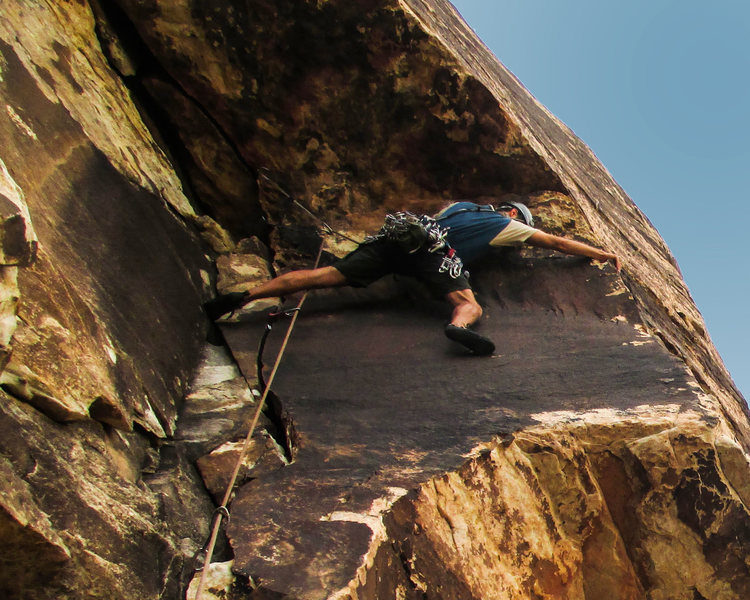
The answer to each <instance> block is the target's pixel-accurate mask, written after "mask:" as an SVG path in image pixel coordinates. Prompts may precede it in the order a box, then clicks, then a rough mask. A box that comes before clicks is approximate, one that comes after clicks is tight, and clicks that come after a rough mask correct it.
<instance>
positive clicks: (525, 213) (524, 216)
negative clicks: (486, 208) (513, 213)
mask: <svg viewBox="0 0 750 600" xmlns="http://www.w3.org/2000/svg"><path fill="white" fill-rule="evenodd" d="M503 208H507V209H508V210H510V209H512V208H515V209H516V210H518V216H519V218H520V219H521V220H522V221H523V222H524V223H526V225H528V226H529V227H533V226H534V217H533V216H532V214H531V211H530V210H529V209H528V207H527V206H526V205H525V204H522V203H521V202H509V201H503V202H502V204H500V206H498V207H497V210H499V211H502V210H503Z"/></svg>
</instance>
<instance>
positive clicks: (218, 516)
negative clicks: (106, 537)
mask: <svg viewBox="0 0 750 600" xmlns="http://www.w3.org/2000/svg"><path fill="white" fill-rule="evenodd" d="M323 245H324V244H323V242H321V244H320V248H318V255H317V257H316V258H315V265H314V266H313V268H314V269H316V268H317V267H318V265H319V264H320V257H321V256H322V254H323ZM307 294H308V292H305V293H304V294H303V295H302V297H301V298H300V301H299V303H298V304H297V306H296V307H295V308H293V309H291V310H288V311H283V312H282V313H274V314H272V315H271V318H274V319H275V318H277V317H278V316H279V315H280V314H286V315H289V314H292V320H291V321H290V322H289V327H288V328H287V331H286V335H285V336H284V340H283V341H282V343H281V347H280V348H279V352H278V353H277V355H276V361H275V362H274V365H273V368H272V369H271V374H270V375H269V377H268V382H264V381H263V379H262V374H261V373H260V372H259V373H258V377H259V379H260V381H261V383H262V387H263V394H262V396H261V397H260V399H259V400H258V405H257V406H256V407H255V413H254V414H253V420H252V422H251V423H250V428H249V430H248V433H247V436H246V437H245V441H244V443H243V444H242V449H241V450H240V454H239V456H238V458H237V462H236V464H235V465H234V470H233V471H232V476H231V478H230V480H229V484H228V485H227V489H226V492H225V493H224V497H223V498H222V501H221V505H219V506H218V507H217V508H216V510H215V511H214V518H213V525H212V528H211V536H210V537H209V540H208V542H207V543H206V545H204V547H203V548H205V559H204V561H203V566H202V567H201V568H200V571H201V578H200V581H199V582H198V589H197V591H196V594H195V600H200V598H201V594H202V593H203V589H204V588H205V585H206V578H207V577H208V567H209V565H210V564H211V558H212V557H213V553H214V549H215V547H216V540H217V539H218V537H219V530H220V529H221V524H222V523H223V521H224V519H225V518H226V520H227V522H229V518H230V514H229V509H228V508H227V504H228V503H229V500H230V498H231V497H232V492H233V491H234V486H235V484H236V483H237V478H238V476H239V473H240V469H241V468H242V463H243V461H244V460H245V455H246V454H247V451H248V449H249V448H250V442H251V440H252V437H253V433H254V432H255V427H256V425H257V424H258V419H259V418H260V412H261V410H262V408H263V405H264V404H265V402H266V399H267V398H268V393H269V391H270V390H271V385H272V384H273V380H274V378H275V377H276V371H278V368H279V365H280V364H281V358H282V357H283V356H284V351H285V350H286V346H287V343H288V342H289V338H290V337H291V335H292V330H293V329H294V324H295V323H296V322H297V317H298V316H299V313H300V310H302V305H303V304H304V303H305V300H306V299H307ZM269 332H270V322H269V324H267V325H266V331H265V332H264V334H263V337H262V338H261V350H260V352H261V353H262V348H263V346H265V341H266V338H267V337H268V333H269ZM202 551H204V550H203V549H201V550H200V551H199V553H200V552H202ZM196 570H198V569H196Z"/></svg>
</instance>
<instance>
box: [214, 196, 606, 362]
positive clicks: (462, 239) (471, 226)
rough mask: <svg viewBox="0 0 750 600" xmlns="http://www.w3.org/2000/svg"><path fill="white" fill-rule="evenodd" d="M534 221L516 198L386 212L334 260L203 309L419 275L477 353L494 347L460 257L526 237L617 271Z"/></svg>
mask: <svg viewBox="0 0 750 600" xmlns="http://www.w3.org/2000/svg"><path fill="white" fill-rule="evenodd" d="M389 219H390V220H389ZM533 225H534V219H533V216H532V215H531V212H530V211H529V209H528V207H526V205H524V204H522V203H520V202H500V203H499V204H498V205H497V207H495V206H493V205H491V204H486V205H480V204H476V203H474V202H468V201H461V202H454V203H453V204H451V205H449V206H448V207H446V208H445V209H443V210H442V211H440V212H439V213H438V214H436V215H435V216H434V217H432V218H430V217H424V216H423V217H416V215H412V214H411V213H396V215H388V217H387V218H386V222H385V224H384V226H383V228H381V230H380V232H379V233H378V234H376V235H374V236H370V237H368V238H367V239H366V240H365V241H364V242H363V243H362V244H360V245H359V247H358V248H357V249H356V250H354V251H352V252H350V253H349V254H348V255H346V256H345V257H344V258H341V259H338V260H337V261H336V262H334V263H333V265H331V266H326V267H319V268H316V269H303V270H297V271H290V272H289V273H285V274H283V275H279V276H278V277H275V278H273V279H271V280H269V281H266V282H264V283H261V284H259V285H258V286H256V287H253V288H252V289H249V290H247V291H244V292H233V293H229V294H223V295H220V296H218V297H217V298H215V299H214V300H212V301H210V302H208V303H206V305H205V308H206V312H207V314H208V315H209V317H210V318H211V319H214V320H215V319H218V318H219V317H220V316H222V315H223V314H225V313H228V312H230V311H234V310H237V309H238V308H240V307H242V306H244V305H245V304H247V303H249V302H251V301H253V300H257V299H259V298H272V297H279V296H286V295H288V294H292V293H294V292H298V291H302V290H310V289H319V288H333V287H339V286H344V285H350V286H354V287H365V286H367V285H369V284H370V283H373V282H374V281H376V280H377V279H380V278H381V277H383V276H384V275H387V274H389V273H396V274H401V275H408V276H411V277H414V278H416V279H417V280H419V281H421V282H422V283H423V284H425V285H426V286H427V287H428V289H429V290H430V291H431V292H432V293H434V294H435V295H437V296H440V297H443V298H445V299H446V300H447V301H448V302H449V303H450V304H451V305H452V307H453V312H452V314H451V319H450V322H449V323H448V324H447V325H446V326H445V335H446V336H447V337H448V338H449V339H451V340H453V341H455V342H458V343H459V344H461V345H463V346H464V347H465V348H467V349H468V350H470V351H471V352H472V353H473V354H475V355H478V356H487V355H491V354H492V353H493V352H494V351H495V344H494V343H493V342H492V340H490V339H488V338H486V337H484V336H482V335H480V334H479V333H477V332H476V331H474V330H473V329H472V328H471V327H472V326H473V325H474V324H475V323H476V322H477V321H478V319H479V318H480V317H481V316H482V307H481V306H480V305H479V303H478V302H477V300H476V298H475V296H474V292H473V291H472V289H471V286H470V284H469V279H468V276H467V275H468V274H467V272H466V270H465V269H464V268H463V264H462V263H471V262H473V261H475V260H477V259H479V258H481V257H483V256H485V255H486V254H487V253H488V252H489V251H490V250H491V249H492V248H495V247H499V246H514V245H521V244H523V243H526V244H529V245H531V246H536V247H539V248H548V249H552V250H557V251H559V252H563V253H565V254H571V255H576V256H585V257H588V258H591V259H593V260H596V261H599V262H612V264H613V265H614V266H615V268H616V269H617V270H618V271H619V270H620V267H621V263H620V259H619V258H618V256H617V255H615V254H613V253H611V252H606V251H604V250H600V249H598V248H595V247H593V246H589V245H588V244H584V243H582V242H578V241H575V240H571V239H567V238H563V237H559V236H555V235H551V234H548V233H545V232H543V231H540V230H539V229H535V228H534V227H533Z"/></svg>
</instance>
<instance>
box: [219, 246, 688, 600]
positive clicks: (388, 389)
mask: <svg viewBox="0 0 750 600" xmlns="http://www.w3.org/2000/svg"><path fill="white" fill-rule="evenodd" d="M475 282H476V284H477V288H478V289H479V290H480V291H481V294H482V297H483V298H484V301H485V305H486V310H485V315H484V317H483V319H482V322H481V331H482V333H483V334H485V335H488V336H490V337H491V338H493V339H494V341H495V342H496V344H497V354H496V355H495V356H492V357H490V358H477V357H473V356H470V355H468V354H467V353H466V351H465V350H464V349H463V348H461V347H460V346H457V345H454V344H453V343H452V342H450V341H449V340H448V339H447V338H445V336H444V335H443V332H442V324H443V322H444V321H443V320H441V319H440V318H439V316H438V315H436V314H435V313H434V312H431V311H430V310H428V309H427V308H429V307H430V306H431V305H429V304H426V303H420V304H418V305H415V303H414V301H413V300H410V299H409V298H408V295H403V296H398V295H395V296H393V297H392V298H391V300H390V301H388V302H385V303H384V302H381V301H378V300H377V299H375V300H376V301H374V303H373V304H372V305H370V306H366V305H358V306H350V307H349V308H341V307H339V310H337V311H336V312H330V311H328V312H327V311H326V310H325V309H324V306H325V300H326V299H327V298H328V297H329V296H334V295H335V294H336V293H337V292H334V293H328V295H326V294H324V295H323V298H320V299H318V300H315V299H313V300H312V301H311V304H310V307H309V308H310V309H309V310H307V311H306V312H305V313H304V314H303V315H302V316H301V317H300V318H299V319H298V321H297V325H296V327H295V330H294V332H293V335H292V338H291V342H290V345H289V346H288V348H287V350H286V354H285V356H284V359H283V362H282V366H281V367H280V369H279V372H278V375H277V379H276V381H275V383H274V386H273V388H274V392H275V393H276V394H277V395H278V397H279V398H280V399H281V401H282V402H283V404H284V408H285V410H286V411H287V412H288V414H289V415H290V416H291V418H292V419H293V421H294V426H295V429H296V431H297V434H298V439H297V448H296V451H297V453H296V460H295V461H294V462H293V464H291V465H290V466H289V467H286V468H284V469H282V470H281V471H277V472H275V473H274V474H272V475H270V476H268V477H261V478H259V479H257V480H256V481H253V482H251V483H249V484H247V485H245V486H243V487H242V488H241V489H240V490H239V492H238V494H237V498H236V500H235V502H234V503H233V507H232V521H231V524H230V526H229V530H228V533H229V536H230V538H231V540H232V544H233V546H234V549H235V570H236V571H237V572H239V573H241V574H243V575H245V576H251V577H253V578H254V580H256V581H257V582H259V583H260V585H261V586H262V587H263V588H264V589H266V588H267V589H269V590H274V591H277V592H280V593H284V594H288V595H289V596H290V597H304V598H325V597H327V595H328V594H330V593H333V592H335V591H337V590H339V589H341V588H343V587H344V586H346V584H347V583H348V582H349V581H351V580H352V578H353V577H354V575H355V571H356V567H357V566H359V565H360V563H361V561H362V556H363V555H364V554H365V553H366V551H367V549H368V546H369V541H370V538H371V536H372V535H373V531H374V530H373V529H372V528H373V527H374V528H375V529H377V525H375V524H374V523H375V522H376V521H377V519H378V510H376V509H375V508H374V507H373V502H375V501H376V500H378V499H382V500H383V502H385V504H386V505H387V504H388V502H390V501H392V500H393V499H395V498H397V497H398V496H399V495H400V494H405V493H407V491H408V490H411V489H414V488H416V487H417V486H418V485H419V484H421V483H424V482H425V481H426V480H428V479H429V478H430V477H431V476H434V475H437V474H440V473H444V472H446V471H450V470H455V469H457V468H458V467H460V465H461V464H463V463H464V462H465V460H466V458H467V456H468V455H469V454H470V453H471V451H472V449H474V448H476V447H477V446H478V445H480V444H482V443H483V442H487V441H489V440H491V439H492V438H493V437H494V436H498V435H500V436H502V435H504V434H509V433H511V432H513V431H515V430H518V429H519V428H522V427H524V426H526V425H530V424H535V423H537V422H538V421H537V420H536V419H535V417H534V415H535V414H537V413H546V412H550V411H575V412H578V413H580V412H584V411H590V410H594V409H604V408H609V409H615V410H618V411H628V410H629V409H633V408H635V407H638V406H642V405H650V406H657V405H660V404H685V405H693V404H694V403H695V402H696V396H695V394H694V393H693V391H692V388H691V385H690V383H689V377H688V375H687V373H686V371H685V369H684V366H683V365H682V364H681V363H680V362H679V361H677V360H676V358H675V357H673V356H672V355H670V354H669V353H668V352H667V351H666V350H665V349H664V347H663V346H662V345H661V344H659V343H658V342H657V341H656V340H654V339H653V338H650V337H647V336H644V335H643V334H642V333H641V332H640V330H639V329H638V328H636V325H637V323H634V322H633V320H632V319H633V300H632V299H631V298H630V297H629V296H628V294H627V293H623V291H622V286H621V282H620V280H619V277H618V276H617V275H616V274H614V273H613V272H611V271H610V270H609V269H599V268H596V267H591V266H588V264H587V263H586V261H580V260H567V259H565V260H539V259H527V260H522V259H519V258H516V259H511V260H510V261H509V264H508V265H506V267H505V268H504V269H503V270H502V271H500V270H495V271H485V272H483V271H481V269H480V270H479V271H478V272H477V274H476V275H475ZM573 290H577V291H573ZM411 291H413V290H411ZM342 293H343V294H346V292H345V291H342ZM260 332H261V328H260V327H259V326H258V324H257V323H247V324H242V323H239V324H233V325H226V326H224V333H225V336H226V338H227V340H228V343H229V344H230V346H231V347H232V348H237V349H239V350H245V349H247V348H248V347H255V345H256V339H257V337H258V335H260ZM281 337H282V332H279V333H278V334H277V337H276V338H275V339H274V341H273V342H272V343H271V345H273V344H275V345H276V346H278V343H279V342H280V339H281ZM273 356H274V350H273V348H270V347H269V351H268V354H267V362H270V361H271V359H272V358H273ZM241 362H242V361H241ZM241 366H242V367H243V368H247V369H250V368H252V365H244V364H243V365H241ZM347 515H348V516H347ZM368 515H369V517H372V519H368Z"/></svg>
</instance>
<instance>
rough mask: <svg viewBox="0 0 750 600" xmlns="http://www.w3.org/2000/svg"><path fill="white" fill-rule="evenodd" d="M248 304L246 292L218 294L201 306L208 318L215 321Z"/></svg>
mask: <svg viewBox="0 0 750 600" xmlns="http://www.w3.org/2000/svg"><path fill="white" fill-rule="evenodd" d="M248 302H250V299H249V298H248V293H247V292H230V293H229V294H219V295H218V296H216V298H214V299H213V300H209V301H208V302H206V303H205V304H204V305H203V309H204V310H205V311H206V314H207V315H208V318H209V319H211V320H212V321H215V320H216V319H218V318H219V317H221V316H222V315H225V314H226V313H228V312H234V311H235V310H237V309H238V308H240V307H242V306H243V305H244V304H247V303H248Z"/></svg>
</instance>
